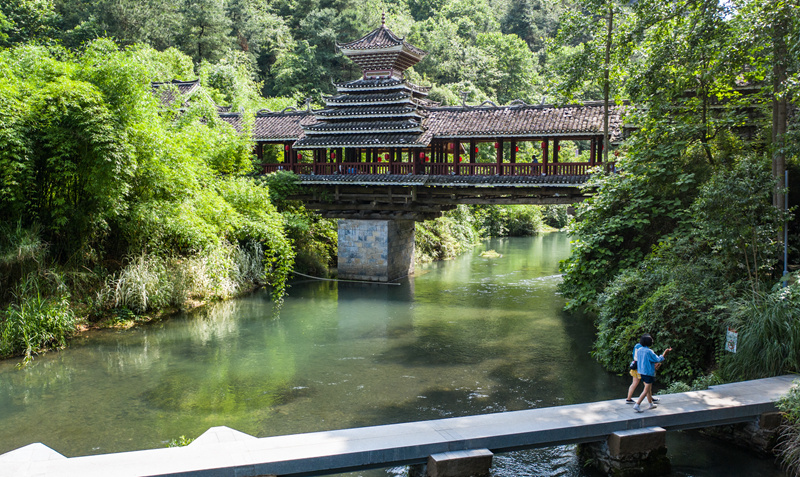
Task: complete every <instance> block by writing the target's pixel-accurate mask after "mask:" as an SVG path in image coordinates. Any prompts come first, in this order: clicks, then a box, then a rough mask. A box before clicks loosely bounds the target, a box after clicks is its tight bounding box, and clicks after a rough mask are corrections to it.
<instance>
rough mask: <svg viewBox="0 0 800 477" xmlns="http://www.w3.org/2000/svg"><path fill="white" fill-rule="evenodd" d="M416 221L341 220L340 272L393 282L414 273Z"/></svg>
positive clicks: (352, 277)
mask: <svg viewBox="0 0 800 477" xmlns="http://www.w3.org/2000/svg"><path fill="white" fill-rule="evenodd" d="M414 228H415V223H414V221H413V220H356V219H340V220H339V233H338V237H339V257H338V258H339V261H338V275H339V278H340V279H345V280H366V281H372V282H389V281H392V280H397V279H399V278H403V277H407V276H408V275H411V274H412V273H414Z"/></svg>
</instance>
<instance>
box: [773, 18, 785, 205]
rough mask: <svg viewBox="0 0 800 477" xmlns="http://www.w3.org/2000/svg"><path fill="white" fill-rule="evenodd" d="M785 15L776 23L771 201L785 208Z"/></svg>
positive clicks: (774, 33) (774, 39)
mask: <svg viewBox="0 0 800 477" xmlns="http://www.w3.org/2000/svg"><path fill="white" fill-rule="evenodd" d="M786 31H787V25H786V17H785V16H781V17H780V20H779V22H778V23H777V24H775V25H774V26H773V43H772V45H773V46H772V48H773V53H772V54H773V60H772V89H773V91H772V177H773V178H774V179H775V192H774V194H773V198H772V204H773V205H774V206H775V207H776V208H778V209H779V210H783V209H784V208H785V207H786V203H785V202H786V200H785V195H784V193H783V189H784V188H785V187H786V184H785V175H786V174H785V172H786V154H785V152H784V149H785V136H786V126H787V116H788V114H787V113H788V101H787V98H786V92H785V88H784V84H785V82H786V54H787V51H786V37H785V34H786Z"/></svg>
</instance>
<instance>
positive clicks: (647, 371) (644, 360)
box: [636, 346, 664, 376]
mask: <svg viewBox="0 0 800 477" xmlns="http://www.w3.org/2000/svg"><path fill="white" fill-rule="evenodd" d="M662 361H664V355H663V354H662V355H661V356H658V355H657V354H655V353H654V352H653V350H651V349H650V348H648V347H647V346H642V347H641V348H639V349H637V350H636V363H637V367H638V368H637V371H638V372H639V374H643V375H645V376H655V375H656V363H660V362H662Z"/></svg>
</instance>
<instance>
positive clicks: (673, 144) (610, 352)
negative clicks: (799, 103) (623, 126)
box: [557, 0, 800, 382]
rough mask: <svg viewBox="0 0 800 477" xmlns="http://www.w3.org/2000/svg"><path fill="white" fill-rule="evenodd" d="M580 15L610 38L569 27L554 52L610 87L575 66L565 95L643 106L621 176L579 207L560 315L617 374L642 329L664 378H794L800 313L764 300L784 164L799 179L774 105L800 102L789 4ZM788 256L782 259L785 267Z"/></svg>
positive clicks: (599, 9)
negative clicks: (583, 328)
mask: <svg viewBox="0 0 800 477" xmlns="http://www.w3.org/2000/svg"><path fill="white" fill-rule="evenodd" d="M583 3H584V4H585V7H586V8H587V10H588V11H594V12H596V14H597V15H599V16H601V18H603V19H604V20H606V23H605V28H600V27H599V26H598V28H596V29H595V30H593V31H591V32H590V33H588V34H587V35H584V38H583V39H581V38H579V37H580V35H578V34H577V33H576V30H574V25H576V24H579V23H576V22H577V20H576V18H574V16H573V17H570V18H568V19H567V20H565V21H564V23H563V24H564V25H566V26H572V27H573V30H571V31H570V30H566V29H565V31H564V35H563V38H561V41H562V43H560V44H558V43H557V44H558V46H559V48H560V50H559V51H561V52H562V53H564V54H571V55H572V57H573V58H584V60H582V61H583V63H580V62H579V63H578V65H584V64H585V65H588V67H590V68H598V67H602V68H604V69H607V70H608V71H609V72H610V74H609V76H608V82H607V83H606V84H603V81H599V82H595V83H588V82H586V81H575V80H577V79H581V78H584V79H585V75H582V74H581V71H583V72H585V69H584V70H581V69H580V68H578V69H575V68H574V65H575V64H574V63H573V67H572V68H571V69H570V68H566V70H565V71H564V74H563V75H562V76H561V78H562V79H564V81H563V82H562V83H561V85H562V87H563V88H564V90H563V91H564V94H565V95H566V96H569V95H572V94H578V95H581V94H592V93H591V91H592V90H594V91H598V90H599V89H600V88H603V87H608V88H609V89H610V91H611V93H612V96H613V95H614V94H615V93H616V94H621V95H624V97H627V98H630V99H631V100H632V102H633V103H634V104H636V105H637V106H638V108H637V111H636V112H635V113H634V114H632V115H630V116H629V123H630V124H632V125H635V126H636V129H635V132H634V134H633V137H632V138H631V139H629V140H627V141H626V145H625V148H624V150H623V151H622V155H621V156H620V160H619V162H618V171H619V173H616V174H609V175H602V176H597V177H595V178H594V184H593V185H594V187H596V188H597V191H598V193H597V194H596V195H595V196H594V197H593V198H591V199H589V200H587V201H586V202H584V203H583V204H581V206H580V207H579V208H578V213H577V216H576V221H575V223H574V224H573V227H572V232H573V234H574V235H575V238H576V240H575V242H574V247H573V253H572V256H571V257H570V258H569V259H568V260H566V261H565V262H564V264H563V270H564V272H565V277H564V282H563V287H562V289H563V291H564V293H565V295H566V296H567V297H568V299H569V306H571V307H587V308H590V309H592V310H594V311H595V312H596V316H597V326H598V339H597V341H596V343H595V347H594V355H595V356H596V357H597V358H598V359H599V360H600V362H601V363H603V364H604V365H605V366H606V367H607V368H608V369H611V370H617V371H620V372H622V371H623V369H624V366H625V364H626V362H627V359H628V356H629V355H630V348H631V347H632V346H633V345H634V343H635V342H636V340H637V338H638V336H640V335H641V334H642V333H644V332H649V333H651V334H652V335H653V336H654V338H655V341H656V348H666V347H667V346H671V347H673V348H674V351H673V353H671V354H670V358H669V363H668V365H667V366H665V367H664V369H663V372H662V374H663V376H664V378H666V380H667V381H670V380H682V381H685V382H691V381H692V380H693V379H694V378H696V377H698V376H702V375H703V374H704V373H706V372H708V371H709V370H710V369H713V368H719V374H720V376H722V377H723V378H725V379H740V378H746V377H762V376H768V375H774V374H779V373H782V372H790V371H794V370H796V369H797V367H798V363H799V362H798V358H797V356H795V354H796V353H794V351H791V350H793V349H796V348H797V346H798V342H797V338H796V336H795V334H794V331H792V330H795V328H796V327H797V319H798V313H797V309H798V306H799V305H798V300H797V297H796V295H794V294H793V293H790V292H780V291H775V290H774V287H776V286H778V285H777V284H778V283H779V281H780V280H781V276H782V275H783V265H784V264H783V263H782V262H783V260H782V246H783V243H782V242H783V236H782V235H783V234H782V229H783V224H784V222H783V221H784V218H785V214H784V213H783V211H782V210H779V209H777V208H775V207H774V206H773V204H778V203H779V202H778V199H782V194H783V190H782V189H780V188H778V189H777V190H776V182H778V181H777V179H782V176H783V173H782V172H780V171H782V168H783V167H786V168H788V169H789V171H790V176H794V175H796V174H797V173H800V164H799V163H798V159H799V157H798V153H799V152H800V143H798V141H797V136H796V133H794V131H796V129H797V126H798V122H797V119H796V117H795V118H794V119H790V118H787V117H786V116H785V115H784V116H783V117H782V116H781V114H780V109H776V106H775V104H776V103H779V102H780V101H779V100H775V101H772V99H773V98H779V99H780V98H791V97H795V98H796V97H797V96H796V95H797V92H798V84H797V82H796V81H793V80H791V79H790V78H792V77H793V75H794V76H796V75H797V74H798V71H800V63H798V57H796V56H795V57H792V58H789V56H787V55H785V54H783V55H782V56H781V55H780V53H781V50H780V48H785V49H786V51H793V52H797V51H800V43H798V35H797V32H798V28H800V25H799V24H798V22H797V16H796V15H793V14H792V12H795V13H796V11H797V9H798V4H797V3H796V2H783V1H782V2H770V3H769V4H768V5H767V4H764V3H761V2H750V1H744V0H743V1H734V2H727V3H720V2H693V1H680V2H669V3H664V2H650V1H644V2H636V3H635V4H623V3H622V2H619V3H618V2H613V1H594V0H586V1H585V2H583ZM612 20H613V21H612ZM753 25H760V29H761V31H760V32H758V33H756V32H754V31H753V30H752V29H753ZM743 32H748V33H747V35H745V34H744V33H743ZM745 38H747V39H746V40H745ZM576 39H578V40H580V42H581V43H580V44H579V45H577V46H576V45H574V44H569V43H567V42H566V40H570V41H575V40H576ZM601 47H605V48H606V49H607V51H608V53H609V54H608V55H606V56H605V57H603V55H600V54H599V53H598V49H600V48H601ZM784 53H785V51H784ZM581 55H583V56H581ZM559 64H560V65H563V66H565V67H566V66H569V63H559ZM787 78H789V79H787ZM593 88H594V89H593ZM594 94H597V93H594ZM720 106H722V107H720ZM770 107H772V111H771V112H770ZM782 161H783V162H782ZM789 218H791V217H789ZM793 222H794V221H793ZM790 224H792V222H790ZM794 227H795V226H794V225H790V228H789V230H790V232H794V231H795V230H796V228H794ZM789 242H790V244H793V243H796V234H795V233H792V234H790V240H789ZM797 257H798V253H797V249H796V248H795V247H790V263H791V262H792V261H795V262H796V259H797ZM783 279H784V280H785V279H787V277H784V278H783ZM727 327H732V328H735V329H737V330H738V331H739V333H740V340H741V343H742V346H741V348H740V350H739V352H738V353H737V354H736V355H735V357H733V358H732V357H730V356H724V355H723V351H722V349H723V346H722V345H723V341H724V337H725V330H726V328H727ZM778 330H781V331H780V332H779V331H778ZM779 335H780V336H779ZM763 350H769V352H764V353H762V352H761V351H763Z"/></svg>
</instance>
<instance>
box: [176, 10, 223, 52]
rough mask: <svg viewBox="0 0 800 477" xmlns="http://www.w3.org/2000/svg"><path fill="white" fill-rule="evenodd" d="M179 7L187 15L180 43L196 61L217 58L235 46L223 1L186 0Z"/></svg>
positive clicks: (184, 16) (184, 15)
mask: <svg viewBox="0 0 800 477" xmlns="http://www.w3.org/2000/svg"><path fill="white" fill-rule="evenodd" d="M180 8H181V13H182V14H183V18H184V20H183V25H182V26H183V31H182V32H181V34H180V35H181V44H182V45H183V48H184V51H186V52H187V53H188V54H189V55H191V56H192V58H194V60H195V62H197V63H199V62H200V61H202V60H209V61H215V60H217V59H219V58H220V57H221V56H222V54H223V52H224V51H225V49H227V48H229V47H231V46H232V45H233V39H232V38H231V30H232V23H231V19H230V18H229V17H228V16H227V15H226V14H225V1H224V0H183V2H182V4H181V7H180Z"/></svg>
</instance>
